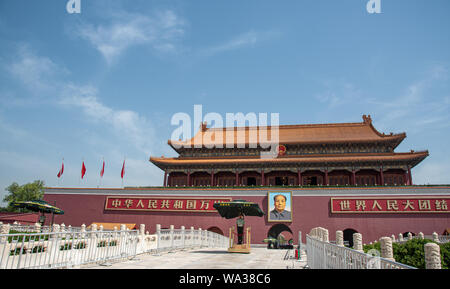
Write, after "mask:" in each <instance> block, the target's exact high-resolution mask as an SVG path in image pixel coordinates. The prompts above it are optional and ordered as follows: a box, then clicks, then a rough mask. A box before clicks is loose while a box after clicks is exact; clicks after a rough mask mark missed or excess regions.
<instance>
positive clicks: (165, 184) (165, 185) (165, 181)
mask: <svg viewBox="0 0 450 289" xmlns="http://www.w3.org/2000/svg"><path fill="white" fill-rule="evenodd" d="M164 187H167V172H166V171H164Z"/></svg>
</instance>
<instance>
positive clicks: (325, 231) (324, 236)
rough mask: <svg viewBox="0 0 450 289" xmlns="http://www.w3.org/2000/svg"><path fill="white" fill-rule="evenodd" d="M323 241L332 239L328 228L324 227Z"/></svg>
mask: <svg viewBox="0 0 450 289" xmlns="http://www.w3.org/2000/svg"><path fill="white" fill-rule="evenodd" d="M322 241H324V242H327V243H329V242H330V239H329V234H328V230H327V229H324V228H322Z"/></svg>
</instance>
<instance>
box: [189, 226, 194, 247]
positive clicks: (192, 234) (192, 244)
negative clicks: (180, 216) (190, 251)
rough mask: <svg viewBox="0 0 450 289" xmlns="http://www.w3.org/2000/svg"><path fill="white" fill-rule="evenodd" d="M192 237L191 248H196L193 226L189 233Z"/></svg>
mask: <svg viewBox="0 0 450 289" xmlns="http://www.w3.org/2000/svg"><path fill="white" fill-rule="evenodd" d="M189 234H190V235H191V238H190V240H191V247H194V245H195V239H194V234H195V233H194V227H192V226H191V232H190V233H189Z"/></svg>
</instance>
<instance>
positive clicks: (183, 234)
mask: <svg viewBox="0 0 450 289" xmlns="http://www.w3.org/2000/svg"><path fill="white" fill-rule="evenodd" d="M185 237H186V227H185V226H181V240H182V244H183V245H182V248H183V249H184V248H185V245H184V242H185Z"/></svg>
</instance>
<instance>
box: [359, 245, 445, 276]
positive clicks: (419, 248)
mask: <svg viewBox="0 0 450 289" xmlns="http://www.w3.org/2000/svg"><path fill="white" fill-rule="evenodd" d="M430 242H432V243H436V242H434V241H432V240H429V239H423V240H422V239H412V240H408V241H407V242H405V243H402V244H399V243H392V250H393V251H394V259H395V261H396V262H398V263H402V264H405V265H409V266H412V267H416V268H419V269H425V248H424V246H425V244H426V243H430ZM436 244H438V245H439V247H440V249H441V266H442V269H448V268H449V266H450V243H444V244H439V243H436ZM363 249H364V252H366V253H367V252H368V251H369V250H370V249H376V250H378V251H380V252H381V249H380V242H375V243H373V244H370V245H365V246H364V248H363Z"/></svg>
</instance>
